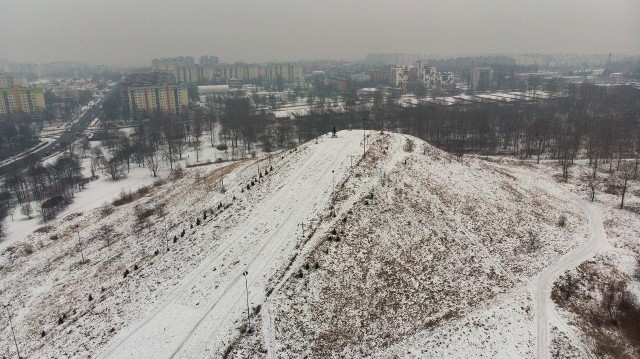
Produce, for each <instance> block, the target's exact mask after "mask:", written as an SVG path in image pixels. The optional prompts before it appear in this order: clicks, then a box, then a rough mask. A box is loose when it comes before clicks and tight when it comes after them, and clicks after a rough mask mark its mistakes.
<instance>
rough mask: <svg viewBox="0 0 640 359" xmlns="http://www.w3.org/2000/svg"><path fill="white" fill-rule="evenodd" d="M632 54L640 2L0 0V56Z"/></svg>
mask: <svg viewBox="0 0 640 359" xmlns="http://www.w3.org/2000/svg"><path fill="white" fill-rule="evenodd" d="M370 52H403V53H426V54H442V55H457V54H489V53H531V52H541V53H608V52H613V53H627V54H640V0H535V1H524V0H449V1H444V0H440V1H434V0H422V1H419V0H224V1H221V0H208V1H205V0H145V1H142V0H0V58H7V59H9V60H12V61H30V62H37V63H42V62H48V61H55V60H78V61H85V62H89V63H93V64H144V65H148V64H150V62H151V59H152V58H154V57H164V56H177V55H191V56H194V57H195V58H196V59H198V58H199V57H200V55H203V54H212V55H218V56H219V57H220V60H221V61H224V62H234V61H239V60H242V61H245V62H253V61H260V62H262V61H276V60H279V61H284V60H307V59H359V58H364V57H365V55H366V54H367V53H370Z"/></svg>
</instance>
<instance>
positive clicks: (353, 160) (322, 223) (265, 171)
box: [0, 131, 640, 358]
mask: <svg viewBox="0 0 640 359" xmlns="http://www.w3.org/2000/svg"><path fill="white" fill-rule="evenodd" d="M362 141H363V136H362V132H361V131H341V132H338V136H337V138H331V137H330V135H325V136H322V137H321V138H319V139H318V140H317V141H315V140H314V141H311V142H308V143H306V144H303V145H301V146H298V147H297V148H296V149H294V150H288V151H284V152H282V153H278V154H276V155H273V156H271V157H270V158H267V157H264V156H263V157H259V158H256V159H244V160H240V161H233V162H224V163H218V164H211V165H207V166H200V167H193V168H187V169H186V171H185V173H186V174H185V176H184V177H183V178H180V179H172V180H166V181H163V182H156V183H154V181H155V179H153V177H151V176H150V174H149V172H148V171H147V172H146V175H144V174H142V173H140V177H139V179H138V180H135V178H138V177H136V176H137V175H131V176H130V177H131V179H132V180H134V181H132V185H134V184H135V186H136V187H140V186H142V189H141V190H138V191H135V188H133V192H134V193H136V195H135V199H134V200H133V201H132V202H130V203H126V204H122V205H119V206H115V207H113V206H103V205H102V204H103V203H104V202H111V201H112V200H113V199H114V198H115V197H117V194H118V193H119V192H120V189H121V188H122V187H123V186H124V184H125V183H127V182H124V181H121V182H112V183H114V187H113V188H111V189H107V188H106V186H107V184H106V181H105V183H101V184H95V186H96V187H100V188H104V191H100V192H99V194H98V193H97V192H96V191H92V190H91V186H92V184H89V186H88V189H87V190H86V194H84V196H86V197H87V198H86V199H83V197H82V196H83V193H84V192H81V193H80V194H78V195H77V198H76V201H75V202H74V204H72V206H71V207H69V208H68V209H67V210H65V212H64V213H61V214H60V215H59V216H58V219H57V220H54V221H52V222H50V223H47V224H46V225H43V224H39V225H34V226H32V227H31V228H32V229H33V228H37V230H36V232H35V233H33V234H29V235H27V234H26V232H29V231H30V230H29V229H28V228H27V229H24V232H25V233H23V234H22V235H21V238H17V239H14V240H13V241H12V243H11V245H10V246H8V248H3V249H2V250H1V251H0V255H1V256H2V259H3V261H2V262H1V263H0V264H1V265H2V267H1V268H0V284H1V288H2V291H1V292H0V301H1V302H2V303H8V309H9V311H10V313H11V314H12V320H13V324H14V326H15V329H16V337H17V340H18V344H19V346H20V350H21V354H22V355H23V356H27V357H56V358H61V357H89V356H90V357H96V356H97V357H105V358H164V357H172V356H175V357H180V358H211V357H221V356H224V355H230V356H232V357H273V358H276V357H278V358H279V357H304V356H310V357H328V356H329V357H331V356H333V357H362V356H374V357H385V358H386V357H417V358H421V357H435V358H450V357H458V358H468V357H490V358H516V357H517V358H532V357H536V356H547V355H549V351H548V350H546V351H545V350H543V351H542V352H541V353H542V354H540V351H539V346H540V343H544V346H545V347H546V348H547V349H548V346H549V345H550V344H549V343H550V342H551V341H552V340H554V339H556V337H557V336H558V335H559V334H554V333H555V332H557V331H558V330H559V331H561V332H562V333H565V332H567V331H569V333H568V334H569V339H567V340H569V341H574V342H575V340H574V339H572V336H573V337H575V333H571V331H572V330H571V328H567V325H566V324H564V323H565V322H564V320H563V319H562V317H561V316H560V317H559V316H558V315H556V312H555V309H554V307H553V304H552V302H551V301H550V300H547V299H548V298H549V296H548V291H550V286H551V283H552V281H553V280H554V279H555V276H556V273H557V272H558V271H560V270H562V269H564V268H565V267H566V266H569V265H573V264H572V261H576V260H577V259H579V257H580V255H585V256H586V255H587V254H588V253H590V252H588V251H589V250H592V249H593V248H594V247H589V245H590V244H591V243H595V242H593V241H592V240H591V238H593V239H594V240H599V239H602V236H595V237H594V236H593V233H594V231H597V228H596V227H597V226H596V227H594V225H596V224H597V223H596V224H594V220H593V215H592V214H593V213H591V214H590V212H589V210H585V206H588V205H589V204H585V203H584V202H583V201H582V200H581V198H578V196H582V193H580V194H579V195H578V196H576V195H574V194H572V193H571V192H570V191H569V189H573V190H574V191H576V188H572V187H571V186H569V187H567V186H564V185H561V184H559V183H557V182H556V181H555V180H554V179H553V177H552V175H553V174H555V173H556V172H554V171H555V169H554V168H552V165H551V164H543V165H538V166H536V165H531V164H529V163H525V162H520V161H512V160H502V159H490V158H484V157H473V156H469V157H464V158H463V160H461V161H460V160H457V159H456V158H455V157H453V156H451V155H449V154H446V153H444V152H442V151H440V150H438V149H435V148H433V147H431V146H430V145H428V144H426V143H424V142H422V141H421V140H418V139H415V138H413V137H410V136H404V135H400V134H392V133H389V134H379V133H369V138H368V140H367V146H366V148H367V154H366V156H365V157H364V158H363V155H362V154H363V147H362V145H363V143H362ZM217 155H218V154H215V153H213V154H209V155H207V156H213V158H216V157H217ZM140 170H144V169H140ZM145 171H146V170H145ZM125 181H126V180H125ZM589 208H591V207H589ZM561 215H564V216H566V217H567V223H566V225H564V226H561V225H559V223H558V220H559V218H560V216H561ZM634 215H635V214H634ZM604 217H605V218H608V217H607V214H606V213H605V215H604ZM628 220H629V221H630V222H631V223H633V226H635V227H634V228H638V226H637V219H635V218H631V219H628ZM600 224H602V223H600ZM25 227H26V226H25ZM15 228H17V227H15V226H14V227H12V226H10V227H9V230H10V231H11V230H14V231H15V230H16V229H15ZM594 228H595V229H594ZM605 228H607V226H606V225H605ZM14 233H15V232H14ZM625 233H627V232H625ZM639 233H640V231H639ZM607 234H608V235H609V236H611V235H610V234H609V233H607ZM627 242H629V243H631V244H628V246H632V245H633V244H632V243H633V241H632V240H631V239H629V240H628V241H627ZM598 243H599V242H598ZM82 257H84V259H85V261H84V262H83V261H82ZM549 268H552V269H553V270H551V269H549ZM545 273H547V274H546V275H545ZM245 274H246V275H245ZM27 278H28V279H27ZM247 288H248V291H247ZM247 301H248V302H247ZM247 307H249V310H250V312H251V313H252V318H251V321H252V323H251V329H252V334H251V335H246V334H245V332H244V331H245V330H246V328H247V324H248V323H247V316H246V313H247V312H246V311H247ZM547 318H549V319H547ZM540 323H542V325H541V324H540ZM0 326H1V327H0V328H1V329H0V337H1V338H2V339H1V345H0V355H4V356H7V357H12V356H14V355H15V354H14V353H15V347H14V346H13V341H12V340H9V338H11V333H10V329H9V325H8V321H7V320H6V318H5V317H4V316H3V317H0ZM555 327H557V328H559V329H553V328H555ZM541 330H542V334H543V335H541V333H540V331H541ZM565 334H566V333H565ZM541 337H543V339H544V338H547V339H544V340H543V339H541ZM541 340H543V341H542V342H541ZM556 341H557V340H556ZM574 345H576V346H579V343H577V344H574Z"/></svg>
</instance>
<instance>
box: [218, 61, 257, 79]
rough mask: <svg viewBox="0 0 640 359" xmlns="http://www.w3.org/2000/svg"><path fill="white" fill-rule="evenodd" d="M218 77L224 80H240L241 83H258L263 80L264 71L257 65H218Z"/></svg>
mask: <svg viewBox="0 0 640 359" xmlns="http://www.w3.org/2000/svg"><path fill="white" fill-rule="evenodd" d="M218 69H219V70H220V76H222V78H224V79H225V80H227V81H229V80H231V79H234V80H240V81H243V82H252V81H258V80H262V79H264V78H265V75H266V73H265V69H264V68H263V67H261V66H259V65H253V64H242V63H238V64H233V65H220V66H218Z"/></svg>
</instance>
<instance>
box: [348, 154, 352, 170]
mask: <svg viewBox="0 0 640 359" xmlns="http://www.w3.org/2000/svg"><path fill="white" fill-rule="evenodd" d="M349 157H351V167H352V168H353V155H349Z"/></svg>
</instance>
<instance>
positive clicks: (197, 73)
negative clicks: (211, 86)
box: [151, 56, 217, 84]
mask: <svg viewBox="0 0 640 359" xmlns="http://www.w3.org/2000/svg"><path fill="white" fill-rule="evenodd" d="M201 60H204V61H205V63H206V65H203V64H202V63H200V64H196V63H195V62H194V60H193V57H191V56H179V57H167V58H160V59H153V61H151V68H152V69H153V70H154V71H165V72H168V73H170V74H172V75H173V77H174V79H175V82H176V83H179V84H182V83H184V84H198V83H202V82H203V81H205V80H206V81H212V80H213V79H214V77H215V67H214V66H215V65H210V64H211V63H213V62H217V57H215V56H211V57H207V56H203V57H201Z"/></svg>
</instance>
